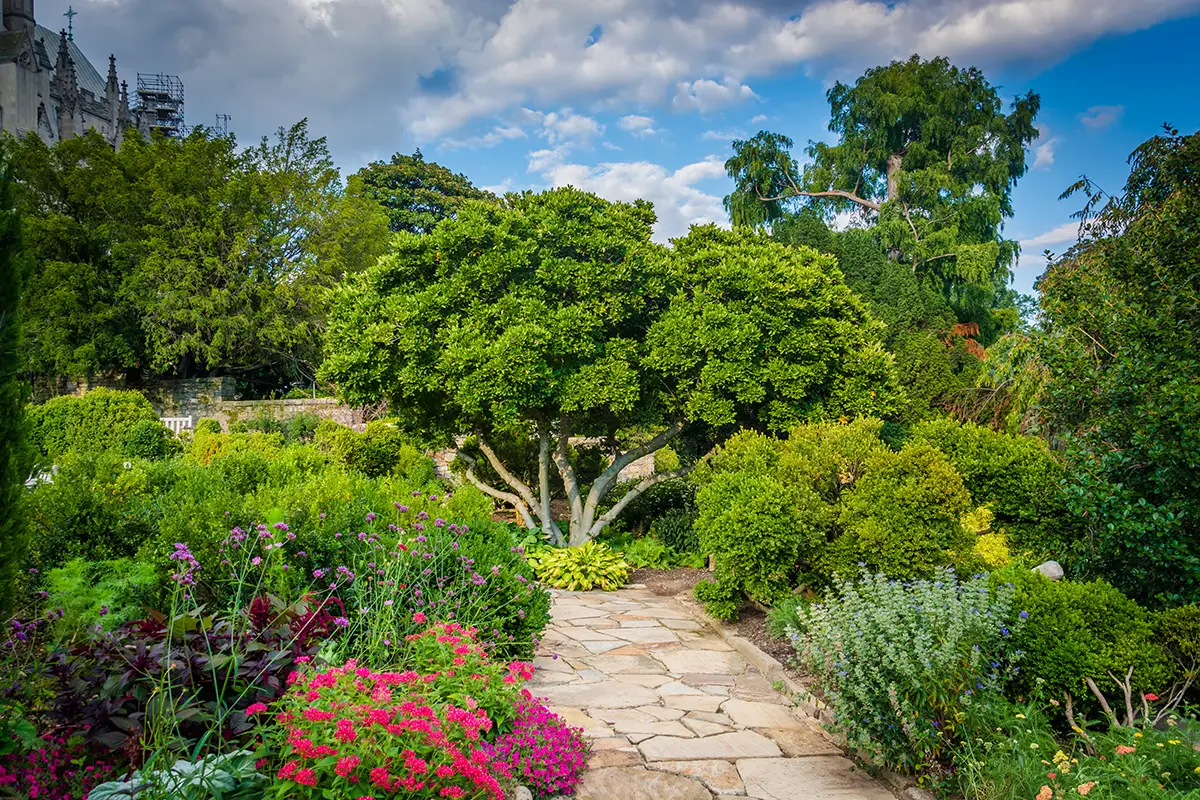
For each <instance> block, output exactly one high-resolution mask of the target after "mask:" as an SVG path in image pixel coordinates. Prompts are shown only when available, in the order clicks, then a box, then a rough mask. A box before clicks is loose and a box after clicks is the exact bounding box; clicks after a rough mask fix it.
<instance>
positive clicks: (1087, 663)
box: [991, 565, 1176, 708]
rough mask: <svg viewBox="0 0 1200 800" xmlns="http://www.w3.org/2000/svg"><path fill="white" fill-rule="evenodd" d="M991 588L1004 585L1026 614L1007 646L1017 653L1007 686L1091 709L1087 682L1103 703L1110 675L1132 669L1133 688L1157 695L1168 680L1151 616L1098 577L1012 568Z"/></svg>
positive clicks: (1169, 670)
mask: <svg viewBox="0 0 1200 800" xmlns="http://www.w3.org/2000/svg"><path fill="white" fill-rule="evenodd" d="M991 581H992V583H993V584H995V585H1003V586H1011V587H1012V588H1013V589H1014V591H1015V594H1014V597H1013V603H1014V606H1013V607H1014V608H1015V609H1018V610H1019V611H1021V612H1023V615H1027V616H1028V618H1027V619H1026V622H1025V624H1024V625H1023V626H1022V627H1021V629H1020V630H1019V631H1018V632H1017V633H1016V634H1015V635H1014V640H1013V643H1014V644H1015V645H1016V646H1017V647H1018V648H1019V649H1020V650H1021V651H1023V656H1022V658H1021V671H1020V673H1019V674H1018V675H1017V677H1016V680H1015V683H1014V689H1015V690H1016V691H1017V692H1019V693H1022V694H1028V693H1029V692H1032V691H1033V690H1034V689H1035V688H1036V687H1037V686H1038V685H1039V681H1041V682H1044V683H1043V686H1044V690H1045V693H1046V695H1047V696H1049V697H1052V698H1062V697H1063V695H1064V694H1068V693H1069V694H1070V695H1071V697H1072V698H1074V700H1075V701H1076V707H1077V708H1079V707H1083V708H1090V707H1092V706H1093V705H1094V704H1095V701H1094V699H1093V698H1092V693H1091V692H1090V691H1089V690H1088V687H1087V684H1086V683H1085V679H1086V678H1091V679H1092V680H1094V681H1095V682H1096V684H1097V686H1098V687H1099V688H1100V690H1101V691H1103V692H1105V694H1106V695H1108V696H1109V699H1110V701H1111V700H1112V699H1113V697H1114V694H1115V693H1116V692H1117V687H1116V685H1115V684H1114V683H1113V680H1112V678H1111V677H1110V673H1112V674H1113V675H1116V676H1118V677H1120V678H1122V679H1123V678H1124V677H1125V675H1126V672H1127V671H1128V670H1129V668H1130V667H1132V668H1133V686H1134V688H1135V690H1138V689H1140V690H1141V691H1143V692H1163V693H1164V695H1165V691H1164V690H1165V689H1166V688H1167V684H1169V683H1170V682H1171V680H1172V679H1173V677H1174V673H1175V671H1176V670H1175V667H1174V665H1173V664H1172V663H1171V659H1170V658H1169V656H1168V654H1167V652H1166V651H1165V650H1164V648H1163V645H1162V642H1161V641H1160V640H1159V637H1158V636H1157V635H1156V633H1155V629H1154V625H1153V624H1152V623H1153V616H1152V614H1151V613H1150V612H1149V611H1147V610H1146V609H1144V608H1142V607H1141V606H1140V605H1138V604H1137V603H1136V602H1134V601H1133V600H1130V599H1129V598H1128V597H1126V596H1125V595H1124V594H1122V593H1121V591H1120V590H1119V589H1117V588H1115V587H1113V586H1112V585H1110V584H1108V583H1107V582H1105V581H1103V580H1095V581H1089V582H1075V581H1066V580H1061V581H1052V580H1050V579H1049V578H1047V577H1045V576H1044V575H1042V574H1041V573H1038V572H1034V571H1032V570H1030V569H1028V568H1025V567H1021V566H1017V565H1011V566H1009V567H1005V568H1004V569H1001V570H997V571H996V572H993V573H992V575H991Z"/></svg>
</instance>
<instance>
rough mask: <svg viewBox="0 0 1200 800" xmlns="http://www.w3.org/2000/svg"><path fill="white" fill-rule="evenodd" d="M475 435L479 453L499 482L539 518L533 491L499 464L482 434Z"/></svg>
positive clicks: (539, 514)
mask: <svg viewBox="0 0 1200 800" xmlns="http://www.w3.org/2000/svg"><path fill="white" fill-rule="evenodd" d="M476 435H477V436H478V438H479V451H480V452H481V453H483V454H484V455H485V456H487V460H488V463H489V464H491V465H492V469H494V470H496V474H497V475H499V476H500V479H501V480H503V481H504V482H505V483H507V484H508V485H509V486H511V487H512V488H513V489H514V490H516V492H517V494H519V495H521V499H522V500H524V501H525V507H526V508H527V509H529V510H530V511H531V512H532V513H533V514H535V515H536V516H538V517H539V518H540V517H541V509H540V508H539V507H538V502H537V499H536V498H535V497H534V496H533V490H532V489H530V488H529V487H528V486H526V485H525V483H524V482H523V481H522V480H521V479H520V478H518V477H517V476H516V475H513V474H512V473H511V472H509V471H508V468H507V467H505V466H504V464H503V463H501V461H500V458H499V457H498V456H497V455H496V452H495V451H494V450H492V448H491V445H489V444H488V443H487V442H486V441H484V438H483V434H482V433H477V434H476Z"/></svg>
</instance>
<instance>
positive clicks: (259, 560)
mask: <svg viewBox="0 0 1200 800" xmlns="http://www.w3.org/2000/svg"><path fill="white" fill-rule="evenodd" d="M250 563H251V564H253V565H254V566H256V567H257V566H258V565H259V564H261V563H262V559H261V558H259V557H258V556H255V557H254V558H252V559H250Z"/></svg>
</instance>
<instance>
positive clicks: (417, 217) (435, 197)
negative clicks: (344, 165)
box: [355, 150, 491, 233]
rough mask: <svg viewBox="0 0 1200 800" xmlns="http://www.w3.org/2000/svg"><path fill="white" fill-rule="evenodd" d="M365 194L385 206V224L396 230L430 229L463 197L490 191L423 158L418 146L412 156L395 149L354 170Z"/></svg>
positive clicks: (450, 213) (452, 211)
mask: <svg viewBox="0 0 1200 800" xmlns="http://www.w3.org/2000/svg"><path fill="white" fill-rule="evenodd" d="M355 177H356V178H358V179H359V180H360V181H362V185H363V191H364V193H365V195H366V196H367V197H369V198H371V199H372V200H374V201H375V202H377V203H379V204H380V205H382V206H383V207H384V209H385V210H386V211H387V214H388V227H389V228H390V229H391V230H393V231H394V232H396V233H399V232H400V231H408V232H409V233H429V232H430V231H431V230H433V227H434V226H435V225H437V224H438V223H439V222H441V221H442V220H443V219H445V218H446V217H452V216H454V214H455V213H456V212H457V210H458V208H459V206H460V205H462V201H464V200H485V199H488V198H490V197H491V195H490V194H489V193H487V192H485V191H483V190H481V189H476V188H475V186H474V185H472V184H471V181H470V180H468V179H467V176H465V175H462V174H457V173H454V172H451V171H450V170H448V169H446V168H445V167H443V166H442V165H440V164H437V163H434V162H433V161H426V160H425V157H424V156H422V155H421V151H420V150H417V151H416V152H415V153H413V154H412V155H411V156H406V155H404V154H402V153H396V154H395V155H394V156H392V159H391V161H374V162H372V163H370V164H368V165H367V166H365V167H363V168H362V169H360V170H359V171H358V172H357V173H355Z"/></svg>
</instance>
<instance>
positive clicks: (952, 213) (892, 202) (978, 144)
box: [725, 56, 1040, 303]
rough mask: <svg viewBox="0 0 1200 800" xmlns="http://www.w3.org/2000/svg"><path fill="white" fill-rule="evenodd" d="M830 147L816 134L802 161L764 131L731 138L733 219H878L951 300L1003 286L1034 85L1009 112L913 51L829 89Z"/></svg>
mask: <svg viewBox="0 0 1200 800" xmlns="http://www.w3.org/2000/svg"><path fill="white" fill-rule="evenodd" d="M827 98H828V100H829V105H830V111H831V118H830V122H829V129H830V131H832V132H833V133H835V134H836V135H837V137H838V140H837V142H836V143H834V144H827V143H824V142H812V143H810V144H809V146H808V148H807V149H806V154H807V155H808V157H809V159H810V160H809V162H808V163H807V164H805V165H804V166H803V167H801V165H800V164H799V163H798V162H797V161H796V159H795V158H793V156H792V155H791V152H790V151H791V148H792V144H793V143H792V140H791V139H789V138H788V137H787V136H784V135H782V134H778V133H771V132H767V131H762V132H760V133H758V134H757V135H756V136H754V137H752V138H750V139H748V140H745V141H736V142H734V143H733V148H734V155H733V156H732V157H731V158H730V159H729V160H728V161H727V162H726V165H725V166H726V170H727V171H728V173H729V176H730V177H731V178H733V179H734V181H735V184H736V186H735V189H734V191H733V193H732V194H730V195H729V196H728V197H727V198H726V199H725V204H726V208H727V209H728V210H729V212H730V215H731V217H732V219H733V222H734V225H735V226H748V227H759V226H764V225H766V226H769V225H772V224H774V223H775V222H777V221H779V220H781V219H783V218H785V217H786V216H787V215H788V214H789V213H792V212H793V211H794V210H795V209H796V208H797V207H800V206H805V205H814V206H816V207H817V208H818V209H819V211H820V212H821V213H822V214H823V215H825V216H826V217H832V216H833V215H834V214H835V213H838V212H846V211H855V212H860V213H864V214H867V215H870V216H871V217H873V218H875V219H876V220H877V223H878V227H879V234H880V237H881V239H882V241H883V244H884V246H885V247H887V248H888V249H889V250H890V251H891V252H892V254H893V257H894V258H897V259H900V260H901V261H903V262H904V263H906V264H908V265H909V266H910V267H911V268H912V270H913V271H914V272H916V273H918V274H922V275H923V274H926V273H928V274H930V275H932V276H933V277H935V278H936V280H937V281H939V282H940V283H941V284H942V286H943V288H944V290H945V291H946V293H947V295H948V296H949V297H951V298H953V299H955V300H956V301H959V302H964V301H971V302H974V303H979V302H981V301H985V300H987V299H990V297H991V294H992V293H993V292H994V291H996V290H998V289H1000V288H1002V287H1003V286H1005V285H1006V283H1007V281H1008V278H1009V275H1010V272H1009V269H1010V266H1011V264H1012V261H1013V259H1014V257H1015V255H1016V253H1017V245H1016V243H1015V242H1013V241H1010V240H1007V239H1005V238H1004V237H1003V235H1002V226H1003V222H1004V220H1005V219H1006V218H1008V217H1010V216H1012V213H1013V210H1012V201H1011V193H1012V188H1013V186H1014V185H1015V184H1016V182H1017V180H1018V179H1019V178H1020V177H1021V176H1022V175H1024V174H1025V171H1026V169H1027V167H1026V163H1025V148H1026V146H1027V145H1029V143H1030V142H1032V141H1033V140H1034V139H1035V138H1036V137H1037V129H1036V128H1035V127H1034V124H1033V121H1034V118H1035V117H1036V116H1037V112H1038V109H1039V106H1040V100H1039V98H1038V96H1037V95H1035V94H1033V93H1029V94H1027V95H1025V96H1024V97H1020V98H1017V99H1016V100H1014V102H1013V103H1012V107H1011V110H1010V112H1009V113H1007V114H1006V113H1004V110H1003V105H1002V102H1001V100H1000V97H999V94H998V93H997V91H996V89H995V88H994V87H993V86H991V84H989V83H988V81H987V80H986V78H985V77H984V75H983V73H982V72H981V71H980V70H978V69H975V68H969V69H959V68H958V67H954V66H951V65H950V63H949V62H948V61H947V60H946V59H944V58H937V59H933V60H932V61H922V60H921V59H920V58H919V57H918V56H913V57H912V58H911V59H909V60H908V61H896V62H893V63H891V64H889V65H887V66H881V67H874V68H872V69H870V70H868V71H867V72H866V74H864V75H863V76H862V77H861V78H859V80H858V81H857V82H856V83H855V85H854V86H847V85H845V84H843V83H840V82H839V83H837V84H835V85H834V87H833V88H832V89H830V90H829V92H828V93H827Z"/></svg>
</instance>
